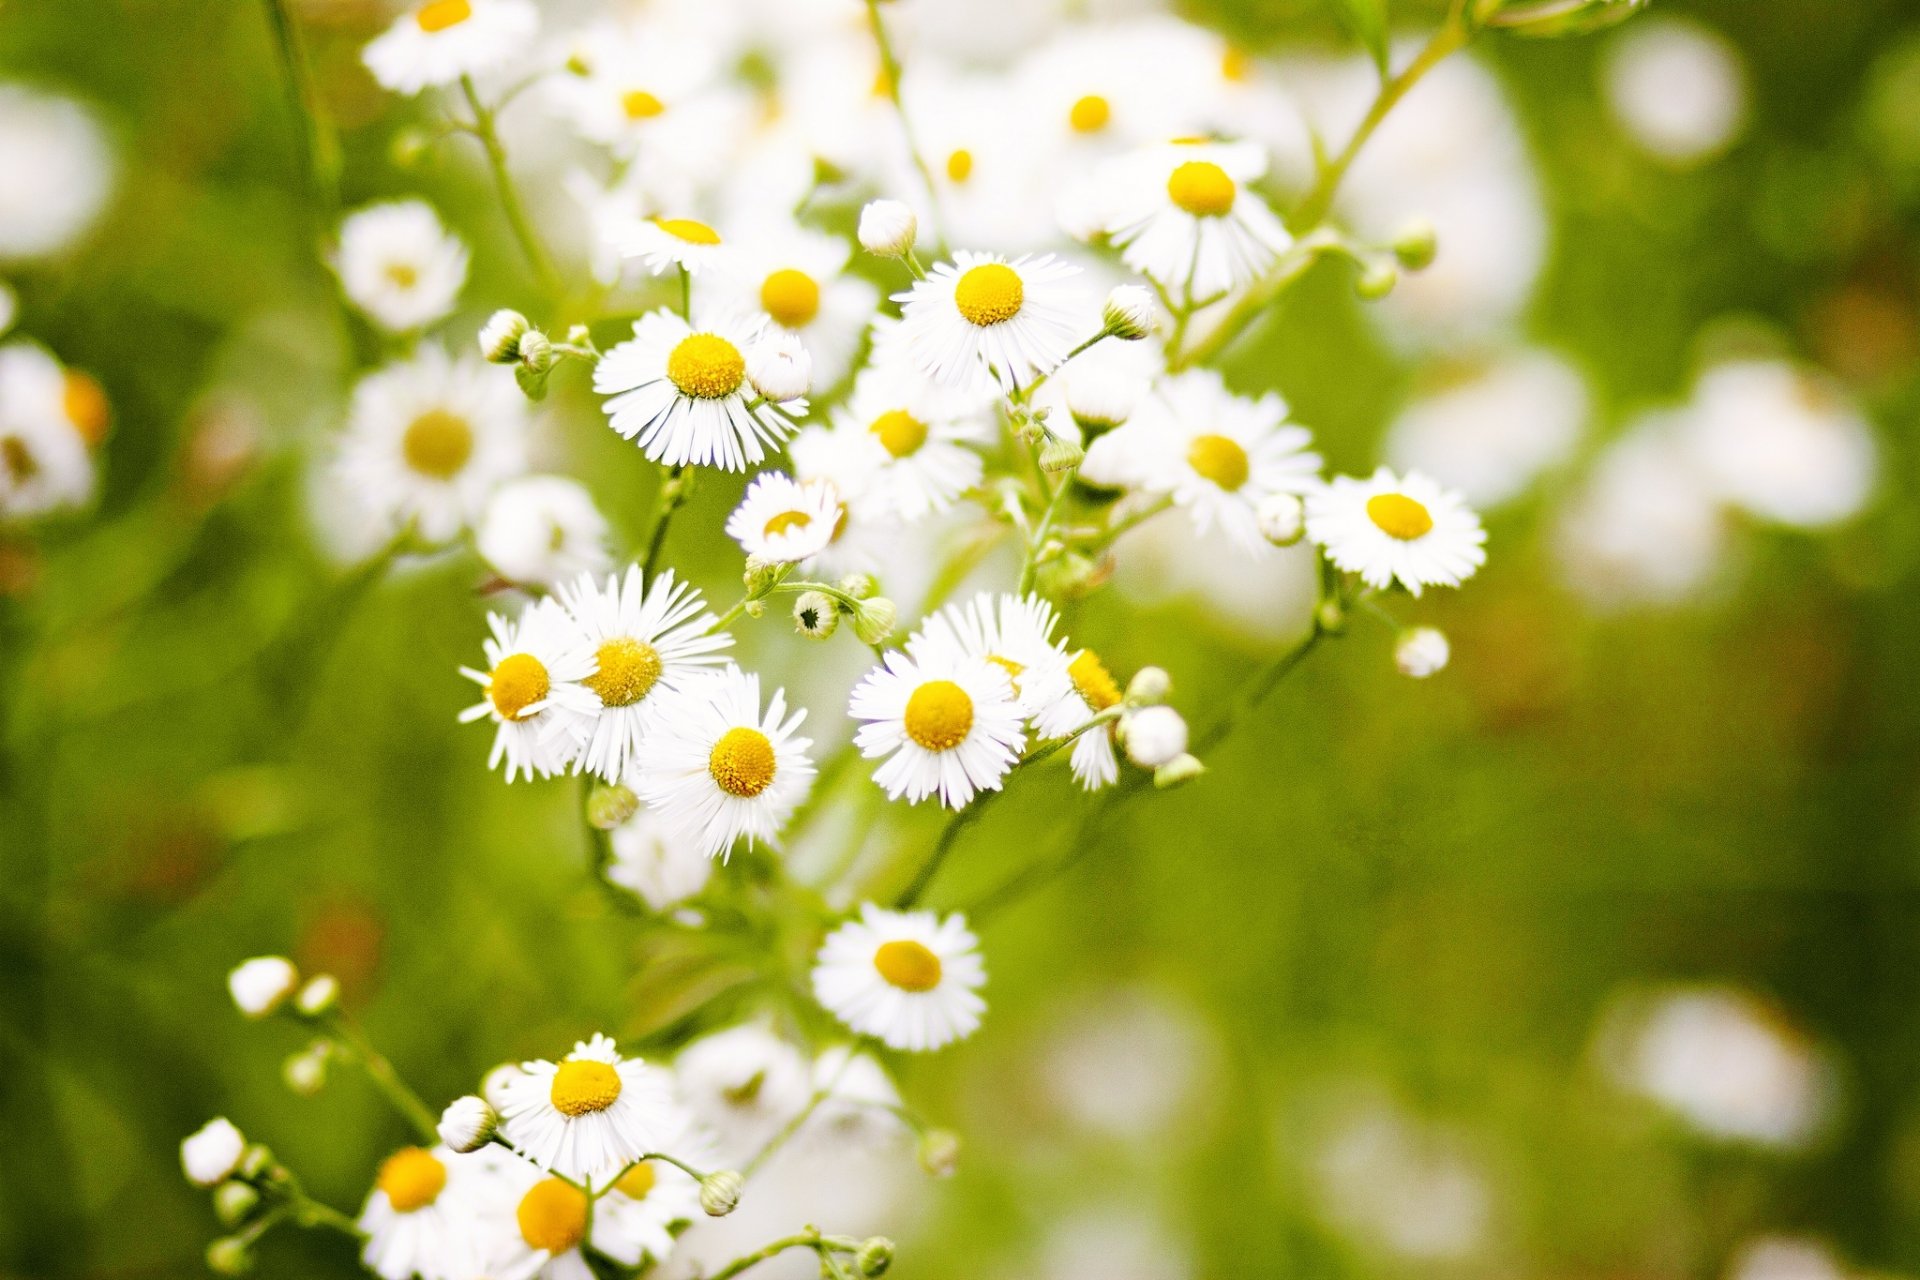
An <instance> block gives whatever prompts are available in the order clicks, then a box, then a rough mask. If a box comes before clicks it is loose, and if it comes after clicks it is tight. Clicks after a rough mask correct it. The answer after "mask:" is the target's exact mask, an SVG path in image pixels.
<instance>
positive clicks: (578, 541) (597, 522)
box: [474, 476, 612, 587]
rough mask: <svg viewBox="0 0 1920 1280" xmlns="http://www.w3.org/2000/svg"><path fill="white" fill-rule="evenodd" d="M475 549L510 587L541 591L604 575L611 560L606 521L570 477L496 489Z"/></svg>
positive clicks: (529, 478) (510, 483) (525, 479)
mask: <svg viewBox="0 0 1920 1280" xmlns="http://www.w3.org/2000/svg"><path fill="white" fill-rule="evenodd" d="M474 545H475V547H476V548H477V549H478V550H479V552H480V556H481V558H482V559H484V560H485V561H486V562H487V563H488V564H490V565H492V566H493V567H494V569H495V570H496V571H498V572H499V574H500V575H501V576H502V577H504V578H505V579H506V580H507V581H509V582H513V583H519V584H521V585H532V586H540V587H553V586H555V585H556V584H558V583H561V582H567V581H570V580H571V579H573V578H575V577H577V576H579V575H580V574H582V573H599V572H602V571H604V570H605V569H606V567H607V565H608V563H609V562H610V561H611V559H612V557H611V555H610V553H609V552H608V551H607V518H606V517H605V516H603V515H601V514H600V509H599V508H598V507H596V506H594V505H593V495H592V494H590V493H588V492H587V488H586V486H585V485H583V484H581V483H580V482H579V481H577V480H570V479H568V478H567V477H566V476H521V477H520V478H519V479H517V480H509V481H507V482H506V483H505V484H503V485H501V486H500V487H499V488H498V489H495V490H494V491H493V496H492V497H491V498H489V499H487V505H486V508H485V510H483V511H482V512H481V513H480V525H479V527H478V528H477V529H475V530H474Z"/></svg>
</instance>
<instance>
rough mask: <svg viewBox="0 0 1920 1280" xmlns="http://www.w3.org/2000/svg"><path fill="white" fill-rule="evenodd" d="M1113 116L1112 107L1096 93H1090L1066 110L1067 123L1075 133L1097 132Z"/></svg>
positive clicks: (1105, 125)
mask: <svg viewBox="0 0 1920 1280" xmlns="http://www.w3.org/2000/svg"><path fill="white" fill-rule="evenodd" d="M1112 118H1113V108H1112V107H1111V106H1110V105H1108V103H1107V100H1106V99H1105V98H1103V97H1101V96H1100V95H1099V94H1097V93H1090V94H1088V95H1087V96H1086V97H1084V98H1081V99H1080V100H1079V101H1077V102H1075V103H1074V104H1073V106H1072V107H1070V108H1068V110H1067V123H1068V124H1070V125H1072V126H1073V131H1074V132H1075V133H1098V132H1100V131H1101V130H1102V129H1104V128H1106V127H1107V121H1109V120H1111V119H1112Z"/></svg>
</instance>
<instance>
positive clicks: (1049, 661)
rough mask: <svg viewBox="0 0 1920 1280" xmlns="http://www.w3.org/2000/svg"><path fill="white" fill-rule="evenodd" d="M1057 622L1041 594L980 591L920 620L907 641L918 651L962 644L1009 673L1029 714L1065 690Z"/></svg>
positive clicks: (1063, 657)
mask: <svg viewBox="0 0 1920 1280" xmlns="http://www.w3.org/2000/svg"><path fill="white" fill-rule="evenodd" d="M1059 626H1060V618H1059V615H1058V614H1056V613H1054V611H1053V606H1052V605H1050V604H1048V603H1047V602H1046V601H1045V600H1044V599H1042V598H1041V597H1039V596H1037V595H1030V596H1016V595H1011V594H1006V593H1003V594H1001V595H997V596H996V595H993V594H991V593H989V592H985V591H982V592H981V593H980V594H978V595H976V596H974V597H973V599H971V600H969V601H967V602H965V603H964V604H950V605H947V606H946V607H945V608H943V609H941V610H940V611H939V612H938V613H935V614H933V615H932V616H931V617H929V618H928V619H927V620H926V621H925V622H922V623H921V624H920V629H919V631H918V632H916V633H915V634H914V635H913V636H912V637H910V638H909V639H908V640H907V652H908V653H910V654H914V655H916V656H917V655H918V654H919V653H921V652H922V651H924V650H927V649H929V648H932V649H934V650H935V651H936V652H939V651H946V652H951V651H953V650H955V649H958V650H959V652H961V653H964V654H966V655H967V656H968V657H970V658H985V659H986V660H987V661H988V662H991V663H993V664H994V665H995V666H997V667H999V668H1000V669H1001V670H1003V671H1005V672H1006V673H1007V679H1008V681H1009V682H1011V684H1012V686H1013V696H1014V697H1015V698H1016V699H1017V700H1018V701H1019V705H1020V711H1021V714H1022V715H1026V716H1031V715H1033V714H1034V713H1035V712H1037V711H1038V710H1039V709H1040V708H1041V707H1043V706H1045V705H1047V704H1048V703H1050V702H1052V701H1053V699H1054V698H1056V697H1058V696H1059V694H1060V693H1061V692H1062V690H1061V689H1060V687H1059V686H1060V685H1061V684H1062V683H1064V681H1065V679H1066V671H1067V652H1066V647H1065V646H1064V645H1063V644H1062V643H1061V642H1060V641H1058V640H1055V639H1054V638H1053V633H1054V631H1055V630H1056V629H1058V627H1059Z"/></svg>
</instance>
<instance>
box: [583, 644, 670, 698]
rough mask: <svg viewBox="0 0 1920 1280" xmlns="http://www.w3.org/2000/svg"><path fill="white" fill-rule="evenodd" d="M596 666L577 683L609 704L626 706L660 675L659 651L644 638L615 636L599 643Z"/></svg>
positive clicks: (645, 692)
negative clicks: (598, 668)
mask: <svg viewBox="0 0 1920 1280" xmlns="http://www.w3.org/2000/svg"><path fill="white" fill-rule="evenodd" d="M599 658H600V670H599V671H597V672H595V673H594V674H593V675H590V676H588V677H587V678H586V679H585V680H582V681H581V682H580V683H581V684H584V685H585V686H587V688H589V689H591V690H593V691H594V692H595V693H597V694H599V695H600V701H601V702H602V703H604V704H605V705H607V706H609V707H630V706H632V705H633V704H634V703H636V702H638V701H640V699H642V698H644V697H646V696H647V690H649V689H651V688H653V682H654V681H655V680H658V679H659V678H660V653H659V651H658V650H656V649H655V648H654V647H653V646H652V645H650V644H648V643H647V642H646V641H645V640H636V639H634V638H633V637H632V636H619V637H616V638H615V639H612V640H609V641H607V642H606V643H604V644H602V645H601V646H600V653H599Z"/></svg>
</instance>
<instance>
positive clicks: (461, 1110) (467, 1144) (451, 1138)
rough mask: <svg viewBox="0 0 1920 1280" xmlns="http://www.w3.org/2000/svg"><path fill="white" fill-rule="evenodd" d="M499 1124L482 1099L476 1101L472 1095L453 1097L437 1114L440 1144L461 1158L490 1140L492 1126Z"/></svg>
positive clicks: (497, 1117)
mask: <svg viewBox="0 0 1920 1280" xmlns="http://www.w3.org/2000/svg"><path fill="white" fill-rule="evenodd" d="M499 1122H500V1117H499V1116H498V1115H497V1114H495V1112H494V1109H493V1108H492V1107H490V1106H488V1105H487V1102H486V1100H485V1099H484V1098H476V1097H474V1096H473V1095H472V1094H468V1095H467V1096H466V1097H464V1098H455V1099H454V1100H453V1101H452V1102H449V1103H448V1104H447V1109H446V1110H445V1111H442V1112H441V1113H440V1125H439V1131H440V1141H442V1142H444V1143H446V1144H447V1146H448V1147H450V1148H451V1149H452V1150H454V1151H458V1152H459V1153H460V1154H462V1155H465V1154H466V1153H468V1152H469V1151H478V1150H479V1149H480V1148H482V1147H484V1146H486V1145H487V1142H488V1140H489V1139H491V1138H492V1137H493V1130H494V1127H495V1126H496V1125H497V1124H499Z"/></svg>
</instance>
